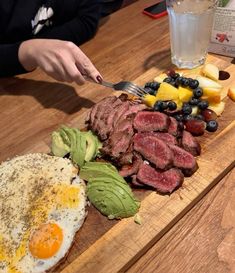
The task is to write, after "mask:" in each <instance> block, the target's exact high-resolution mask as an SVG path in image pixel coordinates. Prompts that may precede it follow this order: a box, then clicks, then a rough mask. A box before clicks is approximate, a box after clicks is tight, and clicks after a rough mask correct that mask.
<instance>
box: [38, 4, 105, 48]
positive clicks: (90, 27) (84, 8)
mask: <svg viewBox="0 0 235 273" xmlns="http://www.w3.org/2000/svg"><path fill="white" fill-rule="evenodd" d="M80 3H81V4H80V5H79V7H78V9H77V16H76V17H74V18H73V19H72V20H70V21H68V22H66V23H64V24H61V25H58V26H54V27H52V28H49V29H46V30H42V31H41V32H40V33H39V34H38V35H37V36H36V37H35V38H50V39H60V40H65V41H71V42H73V43H75V44H77V45H80V44H82V43H84V42H86V41H87V40H89V39H90V38H92V37H93V36H94V35H95V33H96V30H97V27H98V22H99V19H100V13H101V4H100V1H99V0H83V1H80Z"/></svg>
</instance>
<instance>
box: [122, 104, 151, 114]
mask: <svg viewBox="0 0 235 273" xmlns="http://www.w3.org/2000/svg"><path fill="white" fill-rule="evenodd" d="M147 108H148V107H147V106H146V105H145V104H143V103H139V104H133V105H130V107H129V109H128V110H127V111H126V113H125V114H124V117H127V116H129V115H131V114H137V113H138V112H140V111H143V110H145V109H147Z"/></svg>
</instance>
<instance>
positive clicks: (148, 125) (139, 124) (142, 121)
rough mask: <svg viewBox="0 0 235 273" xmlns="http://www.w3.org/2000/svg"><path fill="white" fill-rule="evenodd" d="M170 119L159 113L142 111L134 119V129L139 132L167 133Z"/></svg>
mask: <svg viewBox="0 0 235 273" xmlns="http://www.w3.org/2000/svg"><path fill="white" fill-rule="evenodd" d="M169 124H170V119H169V117H168V116H167V115H165V114H163V113H159V112H150V111H141V112H138V113H137V114H136V116H135V119H134V128H135V129H136V130H137V131H139V132H148V131H167V130H168V127H169Z"/></svg>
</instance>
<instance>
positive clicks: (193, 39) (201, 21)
mask: <svg viewBox="0 0 235 273" xmlns="http://www.w3.org/2000/svg"><path fill="white" fill-rule="evenodd" d="M166 3H167V10H168V15H169V23H170V37H171V59H172V63H173V64H175V65H176V66H178V67H179V68H194V67H197V66H199V65H202V64H203V63H204V62H205V59H206V55H207V49H208V46H209V42H210V37H211V31H212V26H213V18H214V12H215V8H216V6H217V4H218V0H166Z"/></svg>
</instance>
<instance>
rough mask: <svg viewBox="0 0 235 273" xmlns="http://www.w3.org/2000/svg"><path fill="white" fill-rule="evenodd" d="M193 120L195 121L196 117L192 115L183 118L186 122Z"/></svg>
mask: <svg viewBox="0 0 235 273" xmlns="http://www.w3.org/2000/svg"><path fill="white" fill-rule="evenodd" d="M191 119H194V117H193V116H192V115H184V116H183V120H184V121H186V120H191Z"/></svg>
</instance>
